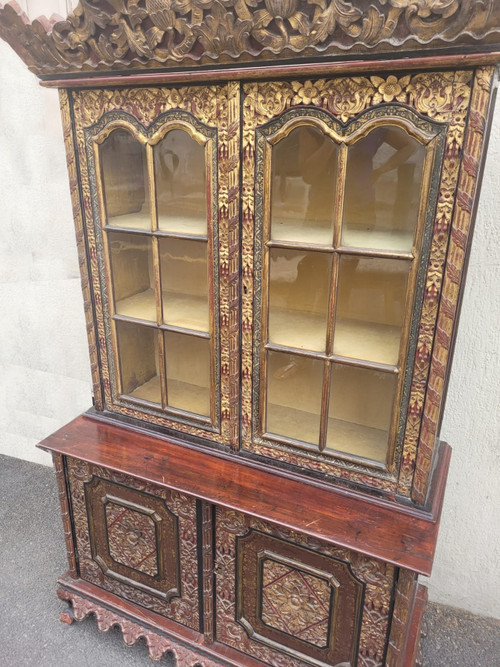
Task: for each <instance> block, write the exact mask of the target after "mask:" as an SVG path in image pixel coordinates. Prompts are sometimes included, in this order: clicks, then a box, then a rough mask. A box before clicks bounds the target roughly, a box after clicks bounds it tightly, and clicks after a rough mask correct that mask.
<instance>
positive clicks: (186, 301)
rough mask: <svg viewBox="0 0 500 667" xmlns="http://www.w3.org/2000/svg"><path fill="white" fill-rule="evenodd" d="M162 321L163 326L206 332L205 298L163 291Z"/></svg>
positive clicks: (206, 307) (206, 305)
mask: <svg viewBox="0 0 500 667" xmlns="http://www.w3.org/2000/svg"><path fill="white" fill-rule="evenodd" d="M163 320H164V322H165V324H170V325H171V326H175V327H181V328H182V329H193V330H194V331H205V332H208V330H209V322H208V304H207V298H206V297H204V296H194V295H191V294H182V293H179V292H169V291H164V292H163Z"/></svg>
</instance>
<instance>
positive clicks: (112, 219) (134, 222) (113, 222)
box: [108, 211, 151, 232]
mask: <svg viewBox="0 0 500 667" xmlns="http://www.w3.org/2000/svg"><path fill="white" fill-rule="evenodd" d="M108 225H109V226H110V227H119V228H122V229H140V230H144V231H147V232H150V231H151V215H150V213H149V212H147V211H146V212H143V211H137V213H125V214H123V215H113V216H111V215H110V216H108Z"/></svg>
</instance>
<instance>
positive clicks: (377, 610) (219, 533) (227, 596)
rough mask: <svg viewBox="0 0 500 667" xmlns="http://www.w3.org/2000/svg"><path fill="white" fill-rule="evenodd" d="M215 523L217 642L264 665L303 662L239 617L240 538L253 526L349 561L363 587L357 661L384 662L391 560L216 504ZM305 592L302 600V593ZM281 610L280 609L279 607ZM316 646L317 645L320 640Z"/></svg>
mask: <svg viewBox="0 0 500 667" xmlns="http://www.w3.org/2000/svg"><path fill="white" fill-rule="evenodd" d="M216 526H217V530H216V542H215V568H216V572H217V573H218V575H217V579H216V587H217V588H216V608H217V610H218V611H217V633H218V639H219V641H222V642H223V643H225V644H228V645H229V646H234V647H235V648H238V649H239V650H244V651H246V652H248V653H249V654H251V655H253V656H255V657H257V658H259V659H260V660H262V661H263V662H265V663H266V664H272V665H276V666H277V667H292V666H293V667H302V665H303V664H304V662H303V661H302V660H300V659H297V658H294V657H292V656H291V655H285V654H283V653H281V652H279V651H276V650H273V649H272V648H270V647H268V646H265V645H264V644H262V643H260V642H259V643H257V642H254V641H252V640H251V639H250V638H249V636H248V634H247V632H246V630H245V629H244V628H243V626H242V625H240V624H239V623H237V622H236V621H235V618H236V589H237V586H236V562H237V538H238V537H241V536H244V535H248V533H249V531H250V530H251V529H253V530H255V531H260V532H261V533H264V534H265V535H272V536H273V537H275V538H279V539H282V540H285V541H287V542H290V543H293V544H296V545H300V546H302V547H306V548H307V549H310V550H311V551H313V552H315V553H318V554H325V555H326V556H329V557H332V558H334V559H337V560H340V561H343V562H345V563H348V564H349V566H350V568H351V571H352V573H353V575H354V576H355V577H356V578H357V579H359V580H360V581H361V582H363V584H364V587H365V595H364V606H363V611H362V621H361V630H360V635H359V648H358V661H359V664H360V665H366V666H367V667H368V666H370V667H382V665H383V657H384V652H385V647H386V643H387V634H388V631H389V612H390V609H391V602H392V591H393V584H394V577H395V572H396V570H395V568H394V567H393V566H392V565H389V564H388V563H383V562H382V561H378V560H374V559H370V558H367V557H365V556H362V555H361V554H357V553H355V552H352V551H349V550H348V549H343V548H340V547H336V546H334V545H331V544H326V543H324V542H321V541H319V540H316V539H314V538H310V537H307V536H306V535H303V534H300V533H296V532H295V531H292V530H289V529H287V528H280V527H277V526H272V525H271V524H268V523H266V522H264V521H262V520H260V519H254V518H251V517H247V516H245V515H243V514H240V513H239V512H236V511H234V510H228V509H224V508H221V507H217V508H216ZM272 573H274V568H273V569H272V570H270V571H269V574H272ZM302 581H303V580H302ZM308 583H309V582H308ZM247 584H248V585H249V586H252V585H255V583H254V582H253V581H247ZM293 590H294V589H293V587H292V588H291V591H290V592H287V593H286V594H285V598H287V599H291V598H292V596H293ZM303 590H304V589H303V587H300V588H299V592H301V591H303ZM301 595H302V599H303V593H301ZM264 608H265V607H264ZM278 611H279V612H280V613H281V610H278ZM269 613H270V612H269ZM276 613H277V612H275V613H274V616H273V622H276V623H279V622H280V621H279V620H277V616H276ZM281 622H283V621H281ZM285 622H286V621H285ZM275 627H276V626H275ZM301 627H302V626H301ZM316 639H317V641H319V642H321V641H322V639H319V638H316ZM315 646H318V647H319V644H315Z"/></svg>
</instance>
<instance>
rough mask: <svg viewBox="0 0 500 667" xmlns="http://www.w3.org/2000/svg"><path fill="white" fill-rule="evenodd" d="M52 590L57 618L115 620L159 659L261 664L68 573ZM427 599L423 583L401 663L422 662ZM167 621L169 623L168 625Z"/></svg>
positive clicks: (201, 664) (200, 666)
mask: <svg viewBox="0 0 500 667" xmlns="http://www.w3.org/2000/svg"><path fill="white" fill-rule="evenodd" d="M57 595H58V597H59V598H60V599H61V600H64V601H66V602H68V605H69V608H68V609H66V610H65V611H63V612H62V613H61V621H62V622H64V623H68V625H71V624H72V623H73V622H74V621H83V620H85V619H86V618H87V617H88V616H90V615H92V614H93V615H94V616H95V618H96V620H97V627H98V629H99V631H100V632H108V631H109V630H110V629H111V628H113V627H115V626H118V627H119V628H120V629H121V631H122V635H123V641H124V642H125V644H126V645H127V646H133V645H134V644H135V643H136V642H137V640H138V639H140V638H141V637H143V638H144V640H145V642H146V645H147V647H148V652H149V657H150V658H151V659H152V660H161V659H162V657H163V656H164V655H165V654H169V655H171V656H173V658H174V659H175V664H176V667H220V666H221V665H225V666H228V667H229V666H231V667H241V665H243V664H244V665H245V666H247V667H263V664H264V663H262V662H261V661H259V660H255V659H253V658H250V657H249V656H247V655H245V656H243V655H241V654H239V652H238V651H235V650H233V649H230V648H228V647H226V646H223V645H221V644H219V643H218V642H214V643H212V644H210V646H207V645H206V644H205V640H204V637H203V635H202V634H200V633H198V632H194V631H193V630H190V629H189V628H181V627H179V625H177V624H175V627H174V624H171V623H170V622H169V621H168V620H167V619H164V618H162V617H160V616H159V615H158V614H155V613H154V612H150V611H148V610H147V609H142V608H139V607H137V606H136V605H134V604H131V603H128V602H126V601H125V600H122V599H121V598H119V597H117V596H116V595H113V594H112V593H107V592H105V591H103V590H102V589H100V588H98V587H97V586H94V585H93V584H90V583H88V582H85V581H82V580H81V579H73V578H72V577H70V576H69V575H65V576H63V577H61V579H59V581H58V587H57ZM426 604H427V589H426V587H425V586H422V585H419V586H418V589H417V594H416V599H415V604H414V607H413V613H412V615H411V619H410V623H409V633H408V643H407V646H406V652H405V653H406V655H405V657H404V658H403V661H402V663H401V667H421V666H422V660H421V653H420V637H421V628H422V617H423V613H424V611H425V607H426ZM171 625H172V627H170V626H171Z"/></svg>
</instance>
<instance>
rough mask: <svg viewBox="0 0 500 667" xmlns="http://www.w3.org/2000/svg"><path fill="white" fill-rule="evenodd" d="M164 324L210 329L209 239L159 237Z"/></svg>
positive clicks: (199, 329) (203, 329)
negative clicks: (207, 240)
mask: <svg viewBox="0 0 500 667" xmlns="http://www.w3.org/2000/svg"><path fill="white" fill-rule="evenodd" d="M160 264H161V280H162V290H163V320H164V322H165V324H171V325H172V326H177V327H182V328H184V329H194V330H196V331H208V330H209V326H208V267H207V243H206V242H205V241H191V240H186V239H166V238H163V239H160Z"/></svg>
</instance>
